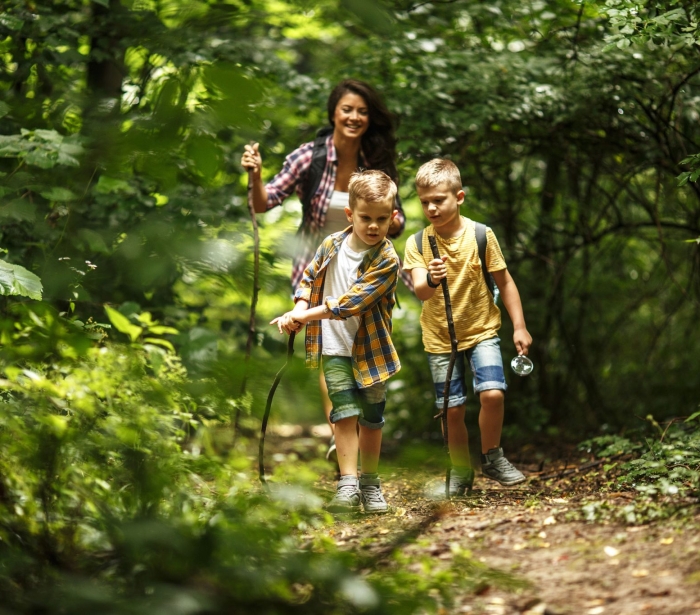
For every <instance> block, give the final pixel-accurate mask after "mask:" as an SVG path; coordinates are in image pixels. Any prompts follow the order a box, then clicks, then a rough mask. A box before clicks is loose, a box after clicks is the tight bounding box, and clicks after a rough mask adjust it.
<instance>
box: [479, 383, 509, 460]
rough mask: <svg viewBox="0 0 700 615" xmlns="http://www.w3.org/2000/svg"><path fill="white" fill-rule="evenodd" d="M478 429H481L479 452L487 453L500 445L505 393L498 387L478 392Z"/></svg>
mask: <svg viewBox="0 0 700 615" xmlns="http://www.w3.org/2000/svg"><path fill="white" fill-rule="evenodd" d="M479 402H480V403H481V410H480V411H479V429H480V431H481V452H482V453H483V454H486V453H488V452H489V451H490V450H491V449H492V448H498V447H499V446H501V433H502V431H503V414H504V407H505V394H504V393H503V391H500V390H498V389H492V390H490V391H482V392H481V393H480V394H479Z"/></svg>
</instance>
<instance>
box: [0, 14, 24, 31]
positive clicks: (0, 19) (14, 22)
mask: <svg viewBox="0 0 700 615" xmlns="http://www.w3.org/2000/svg"><path fill="white" fill-rule="evenodd" d="M23 25H24V22H23V21H22V20H21V19H20V18H19V17H15V16H14V15H10V14H8V13H2V14H0V26H5V27H6V28H7V29H8V30H21V29H22V26H23Z"/></svg>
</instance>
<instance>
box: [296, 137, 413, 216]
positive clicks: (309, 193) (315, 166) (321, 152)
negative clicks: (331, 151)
mask: <svg viewBox="0 0 700 615" xmlns="http://www.w3.org/2000/svg"><path fill="white" fill-rule="evenodd" d="M332 132H333V126H324V127H323V128H321V129H319V131H318V132H317V133H316V138H315V139H314V148H313V150H312V152H311V164H310V165H309V169H308V170H307V172H306V178H305V180H304V185H303V188H302V194H303V198H302V199H301V219H302V220H306V219H307V218H308V216H309V215H310V213H311V201H312V199H313V198H314V196H315V195H316V192H317V191H318V187H319V186H320V185H321V177H322V176H323V170H324V169H325V168H326V160H327V158H328V148H327V147H326V139H327V138H328V135H329V134H331V133H332ZM357 162H358V164H357V166H358V168H359V167H360V166H361V165H360V164H359V163H360V161H359V160H358V161H357ZM396 203H397V205H401V198H400V197H399V195H398V192H397V194H396Z"/></svg>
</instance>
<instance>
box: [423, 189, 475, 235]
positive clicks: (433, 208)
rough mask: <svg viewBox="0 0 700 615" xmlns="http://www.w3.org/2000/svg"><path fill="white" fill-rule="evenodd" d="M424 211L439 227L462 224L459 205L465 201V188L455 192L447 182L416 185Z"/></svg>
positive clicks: (435, 225)
mask: <svg viewBox="0 0 700 615" xmlns="http://www.w3.org/2000/svg"><path fill="white" fill-rule="evenodd" d="M416 192H417V193H418V198H419V199H420V204H421V205H422V206H423V213H424V214H425V215H426V217H427V218H428V220H430V222H431V223H432V225H433V226H434V227H435V228H436V229H437V230H440V229H448V228H450V227H451V226H454V225H455V224H457V225H458V224H460V217H459V206H460V205H461V204H462V203H464V190H460V191H459V192H457V193H456V194H455V192H454V191H453V190H452V189H450V187H449V186H447V184H438V185H437V186H434V187H428V188H419V187H416Z"/></svg>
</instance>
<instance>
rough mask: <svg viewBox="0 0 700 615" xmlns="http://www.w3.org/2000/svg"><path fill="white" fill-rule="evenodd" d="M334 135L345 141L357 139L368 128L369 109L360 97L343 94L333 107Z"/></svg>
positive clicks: (352, 94) (351, 93)
mask: <svg viewBox="0 0 700 615" xmlns="http://www.w3.org/2000/svg"><path fill="white" fill-rule="evenodd" d="M333 123H334V125H335V134H340V135H342V136H343V137H345V138H347V139H359V138H360V137H361V136H362V135H363V134H365V132H367V129H368V128H369V107H368V106H367V103H366V102H365V99H364V98H362V96H360V95H358V94H355V93H353V92H348V93H347V94H345V95H344V96H343V97H342V98H341V99H340V100H339V101H338V104H337V105H336V106H335V113H334V114H333Z"/></svg>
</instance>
